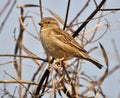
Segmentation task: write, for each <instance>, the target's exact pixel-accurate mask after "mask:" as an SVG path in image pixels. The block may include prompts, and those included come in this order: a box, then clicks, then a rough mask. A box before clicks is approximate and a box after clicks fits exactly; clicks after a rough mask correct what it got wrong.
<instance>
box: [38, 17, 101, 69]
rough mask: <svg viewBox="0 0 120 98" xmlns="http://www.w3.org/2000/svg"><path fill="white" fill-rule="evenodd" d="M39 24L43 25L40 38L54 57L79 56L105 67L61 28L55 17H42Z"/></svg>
mask: <svg viewBox="0 0 120 98" xmlns="http://www.w3.org/2000/svg"><path fill="white" fill-rule="evenodd" d="M39 25H40V26H41V29H40V40H41V43H42V45H43V48H44V49H45V51H46V53H48V54H49V55H51V56H52V57H53V58H55V59H61V58H64V60H69V59H72V58H73V57H78V58H80V59H85V60H87V61H90V62H91V63H93V64H94V65H96V66H97V67H98V68H100V69H101V68H102V67H103V65H102V64H100V63H99V62H98V61H97V60H95V59H94V58H92V57H90V56H89V55H88V52H87V51H86V50H85V49H84V48H83V47H82V46H80V44H79V43H77V42H76V41H75V39H74V38H73V37H72V36H71V35H70V34H68V33H67V32H66V31H65V30H63V29H61V28H60V26H59V24H58V22H57V20H55V19H54V18H51V17H45V18H42V19H41V22H40V23H39Z"/></svg>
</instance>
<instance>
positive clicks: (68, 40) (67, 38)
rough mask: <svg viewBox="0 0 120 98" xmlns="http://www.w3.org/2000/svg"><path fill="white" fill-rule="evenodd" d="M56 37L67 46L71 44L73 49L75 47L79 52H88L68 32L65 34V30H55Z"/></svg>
mask: <svg viewBox="0 0 120 98" xmlns="http://www.w3.org/2000/svg"><path fill="white" fill-rule="evenodd" d="M54 32H55V34H54V36H55V37H56V38H57V39H58V40H60V41H62V42H64V43H65V44H69V45H71V46H72V47H75V48H77V49H78V50H79V51H83V52H87V51H86V50H85V49H84V48H83V47H81V46H80V45H79V44H78V43H77V42H76V41H75V39H74V38H73V37H72V36H71V35H70V34H68V33H67V32H65V31H64V30H62V29H54Z"/></svg>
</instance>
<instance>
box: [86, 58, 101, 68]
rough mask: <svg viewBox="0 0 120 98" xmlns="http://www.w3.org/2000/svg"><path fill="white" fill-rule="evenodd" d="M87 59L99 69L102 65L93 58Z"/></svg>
mask: <svg viewBox="0 0 120 98" xmlns="http://www.w3.org/2000/svg"><path fill="white" fill-rule="evenodd" d="M87 60H88V61H90V62H91V63H93V64H94V65H96V66H97V67H98V68H99V69H101V68H102V67H103V65H102V64H100V63H99V62H98V61H97V60H95V59H93V58H89V59H87Z"/></svg>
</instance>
